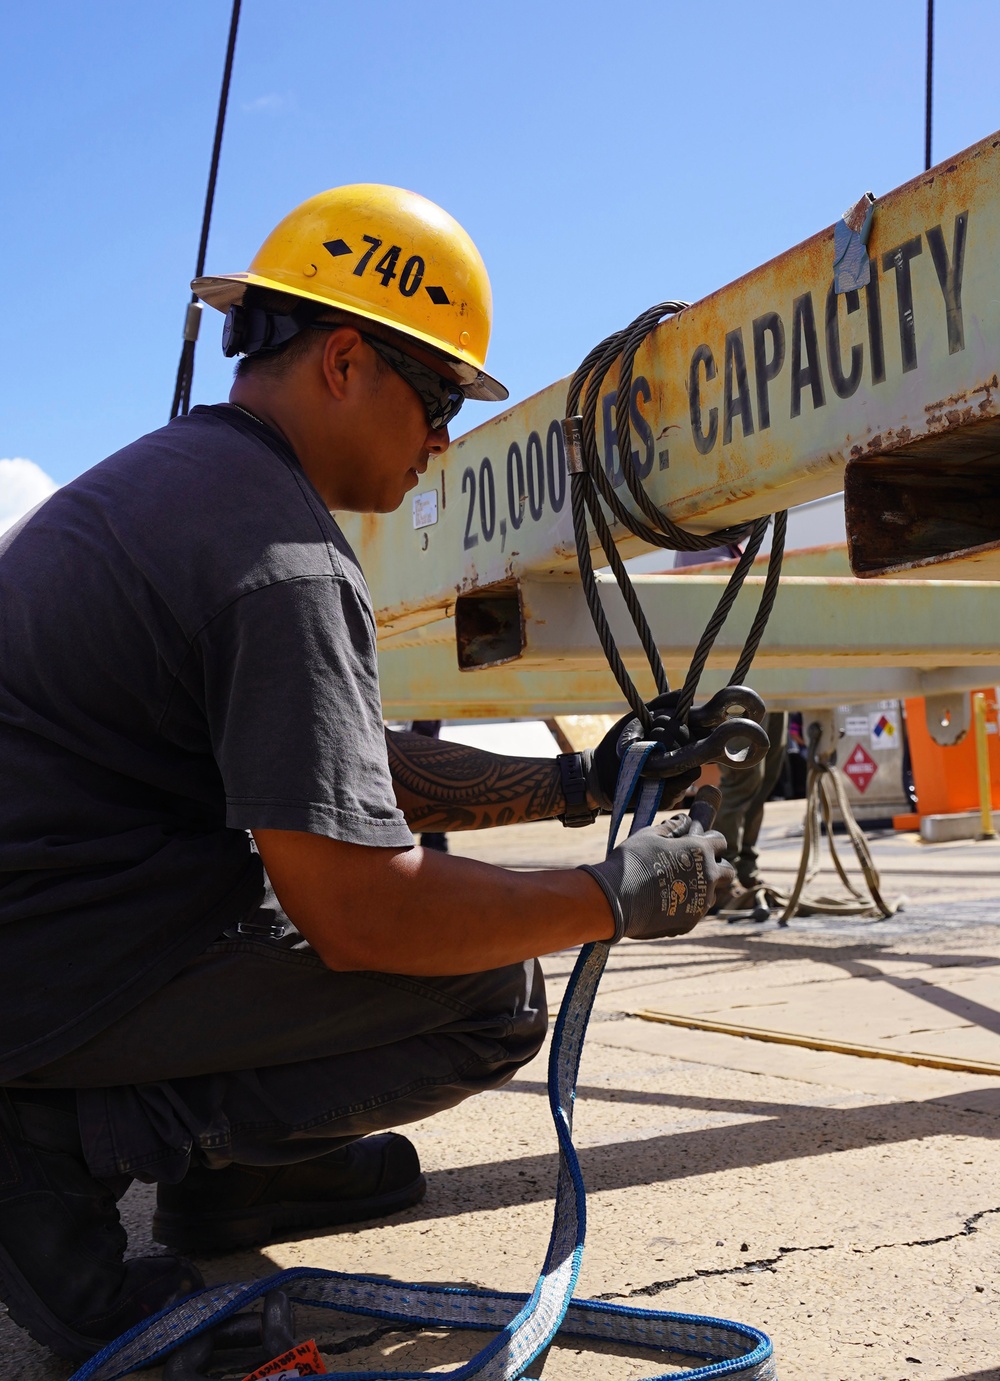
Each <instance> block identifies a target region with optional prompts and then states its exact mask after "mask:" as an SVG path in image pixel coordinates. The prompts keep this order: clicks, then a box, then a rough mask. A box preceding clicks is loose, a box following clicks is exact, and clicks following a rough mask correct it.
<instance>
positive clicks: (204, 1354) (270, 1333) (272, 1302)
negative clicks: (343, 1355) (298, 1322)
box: [163, 1290, 295, 1381]
mask: <svg viewBox="0 0 1000 1381" xmlns="http://www.w3.org/2000/svg"><path fill="white" fill-rule="evenodd" d="M292 1328H293V1325H292V1306H291V1304H290V1303H289V1300H288V1296H287V1295H286V1294H284V1292H283V1291H281V1290H270V1291H268V1293H267V1294H266V1295H265V1296H264V1307H263V1310H262V1311H261V1313H259V1314H233V1315H232V1316H231V1317H230V1318H228V1319H223V1321H222V1322H221V1323H220V1324H217V1325H216V1326H215V1328H207V1329H206V1330H205V1331H204V1333H199V1334H197V1335H196V1336H195V1337H194V1338H191V1339H190V1340H189V1341H188V1342H186V1343H184V1344H183V1345H182V1346H181V1347H179V1348H178V1349H177V1351H176V1352H172V1353H171V1354H170V1356H169V1357H168V1358H167V1363H166V1366H165V1367H164V1369H163V1381H209V1378H208V1377H207V1376H206V1375H205V1373H204V1372H203V1371H200V1370H199V1368H200V1367H203V1366H205V1364H206V1363H207V1362H210V1361H211V1360H212V1357H213V1354H214V1353H215V1352H216V1350H220V1351H221V1350H226V1351H231V1350H236V1349H239V1350H246V1349H247V1348H259V1349H260V1350H261V1351H262V1353H263V1355H262V1357H261V1358H260V1362H261V1363H263V1362H270V1361H271V1360H272V1358H274V1357H280V1356H281V1355H282V1353H285V1352H288V1351H289V1349H291V1348H293V1347H294V1346H295V1335H294V1333H293V1331H292ZM258 1365H259V1364H258ZM250 1370H251V1371H252V1370H253V1366H251V1367H250Z"/></svg>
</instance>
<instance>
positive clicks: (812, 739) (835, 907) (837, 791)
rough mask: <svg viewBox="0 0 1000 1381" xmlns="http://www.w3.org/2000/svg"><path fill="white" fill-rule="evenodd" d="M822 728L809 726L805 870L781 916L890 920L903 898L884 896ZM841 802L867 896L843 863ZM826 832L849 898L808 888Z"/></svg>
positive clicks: (785, 920) (784, 922)
mask: <svg viewBox="0 0 1000 1381" xmlns="http://www.w3.org/2000/svg"><path fill="white" fill-rule="evenodd" d="M819 739H820V727H819V725H818V724H814V725H812V726H811V728H810V730H809V773H808V776H807V778H806V815H805V829H804V831H803V835H802V854H801V857H800V859H799V871H798V873H797V874H796V878H795V882H794V884H793V886H792V891H791V895H790V896H789V897H788V898H787V900H786V901H785V904H784V910H783V911H782V913H781V915H780V916H779V918H778V924H779V925H780V926H787V925H788V922H789V921H790V920H791V919H792V917H793V916H796V915H802V916H808V915H822V916H868V917H872V918H874V919H877V920H885V919H886V918H887V917H889V916H892V915H893V914H894V913H895V912H896V911H898V910H899V907H900V901H899V900H896V901H894V902H887V901H886V900H885V898H884V897H883V896H882V892H881V890H880V889H881V880H880V878H879V875H878V869H877V868H876V867H875V862H874V859H873V858H872V856H871V851H870V849H869V848H868V841H867V839H866V838H865V836H864V832H863V830H862V829H861V826H860V825H859V824H858V822H857V820H856V819H855V816H854V811H853V810H852V809H851V803H850V801H849V800H848V799H847V792H846V790H845V789H844V783H843V781H842V780H841V777H840V773H839V772H838V771H837V769H836V767H835V766H834V765H833V761H832V759H833V756H834V755H833V753H832V752H829V753H821V752H820V751H819ZM834 805H836V808H837V810H838V811H839V813H840V817H841V819H842V820H843V822H844V828H845V830H846V831H847V837H848V839H849V840H850V842H851V845H852V847H853V849H854V853H855V856H856V858H857V860H858V863H859V865H860V867H861V875H862V877H863V879H864V884H865V887H866V889H867V896H866V895H865V894H864V893H863V892H861V891H859V890H858V888H856V887H855V886H854V884H853V883H852V882H851V880H850V878H849V877H848V876H847V873H846V871H845V870H844V866H843V864H842V863H841V861H840V855H839V854H838V852H837V846H836V844H835V842H834V833H833V808H834ZM824 830H825V833H826V842H827V846H828V848H829V850H830V858H831V860H832V862H833V866H834V868H835V869H836V871H837V876H838V877H839V878H840V880H841V882H842V883H843V885H844V887H846V889H847V892H848V896H846V897H842V898H830V897H807V896H806V895H805V889H806V887H807V886H808V884H809V883H810V882H812V881H813V879H814V878H815V877H816V874H817V872H818V871H819V855H820V838H821V836H822V834H823V832H824Z"/></svg>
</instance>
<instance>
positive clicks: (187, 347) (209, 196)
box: [170, 0, 242, 418]
mask: <svg viewBox="0 0 1000 1381" xmlns="http://www.w3.org/2000/svg"><path fill="white" fill-rule="evenodd" d="M241 4H242V0H233V9H232V14H231V15H230V18H229V39H228V42H227V44H226V61H225V65H224V67H223V70H222V89H221V91H220V92H219V108H218V111H217V113H216V117H215V139H214V140H213V142H212V158H211V162H210V164H209V169H208V187H207V188H206V190H205V207H204V210H203V211H202V216H201V237H200V239H199V241H198V259H197V265H196V267H195V271H194V276H195V278H200V277H201V276H202V274H203V273H204V272H205V255H206V253H207V251H208V232H209V229H210V227H211V224H212V207H213V206H214V204H215V184H216V182H217V181H218V177H219V157H220V155H221V153H222V132H223V130H224V128H225V124H226V110H227V108H228V106H229V83H230V81H231V79H232V75H233V57H234V55H235V53H236V30H237V29H238V27H239V22H240V5H241ZM200 322H201V306H200V304H199V302H198V298H197V296H196V295H195V294H194V293H192V294H191V300H190V302H189V303H188V308H187V315H186V316H185V318H184V344H183V345H182V346H181V357H180V360H179V362H178V365H177V380H176V382H175V384H174V397H173V402H172V403H171V404H170V416H171V418H174V417H177V416H178V414H179V415H180V416H181V417H185V416H187V412H188V409H189V408H190V406H191V385H192V383H193V382H194V347H195V342H196V341H197V339H198V326H199V324H200Z"/></svg>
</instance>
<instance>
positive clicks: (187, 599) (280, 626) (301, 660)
mask: <svg viewBox="0 0 1000 1381" xmlns="http://www.w3.org/2000/svg"><path fill="white" fill-rule="evenodd" d="M0 611H2V621H0V971H2V972H3V974H4V976H5V982H4V1000H3V1002H2V1003H0V1081H3V1080H4V1079H12V1078H17V1077H18V1076H19V1075H21V1074H22V1073H25V1072H27V1071H29V1070H31V1069H33V1068H37V1067H39V1066H40V1065H42V1064H45V1063H47V1062H48V1061H50V1060H52V1059H55V1058H56V1057H57V1056H59V1055H61V1054H64V1053H65V1052H66V1051H68V1050H72V1049H74V1048H75V1047H76V1046H78V1045H80V1044H81V1043H82V1042H83V1041H85V1040H87V1039H88V1038H89V1037H90V1036H92V1035H94V1034H95V1033H96V1032H98V1031H100V1030H102V1029H103V1028H104V1027H106V1026H108V1025H110V1023H111V1022H113V1021H114V1020H116V1019H117V1018H118V1017H119V1016H121V1015H122V1014H123V1013H124V1012H126V1011H128V1010H129V1009H130V1008H132V1007H134V1006H135V1005H136V1004H137V1003H139V1002H140V1001H141V1000H142V999H143V998H144V997H145V996H146V995H147V994H149V993H151V992H153V991H155V990H156V989H157V988H158V987H160V986H161V985H162V984H163V983H165V982H166V981H167V980H168V979H169V978H171V977H172V976H173V975H174V974H175V973H177V972H178V971H179V970H180V969H181V968H182V967H183V966H184V965H185V964H186V963H187V962H188V961H189V960H190V959H191V958H193V957H194V956H195V955H196V954H198V953H199V952H200V951H201V950H202V949H203V948H204V947H205V945H207V944H209V943H210V942H211V941H212V940H214V939H216V938H217V937H218V936H219V934H220V933H221V932H222V931H223V930H224V929H226V928H227V927H228V926H231V925H232V924H234V923H235V922H236V921H237V920H239V919H241V918H242V917H244V916H246V915H247V914H248V912H251V911H253V910H254V909H255V907H256V906H257V905H258V903H259V900H260V897H261V893H262V871H261V867H260V860H259V858H258V857H257V855H256V853H255V851H254V849H253V846H252V842H251V840H250V837H249V835H248V834H247V831H248V830H250V829H258V828H260V829H288V830H305V831H308V832H310V833H313V834H323V835H328V836H330V837H331V838H334V839H343V840H347V841H350V842H351V843H355V844H365V845H380V846H387V847H401V846H402V847H406V846H409V845H410V844H411V843H412V837H411V835H410V832H409V830H408V829H407V827H406V823H405V821H404V819H403V817H402V815H401V813H400V812H399V810H397V808H396V805H395V798H394V795H393V790H392V782H391V778H390V775H389V768H388V763H387V761H386V750H385V740H384V735H383V728H382V719H381V703H380V699H379V687H378V670H377V666H376V658H375V622H374V618H373V615H372V609H371V601H370V597H369V594H368V589H367V586H366V585H365V581H364V577H363V576H362V573H361V570H360V567H359V566H358V563H357V560H356V558H355V556H354V553H353V552H352V551H351V549H350V546H349V545H348V543H347V541H346V540H345V538H344V536H343V534H342V533H341V531H340V529H339V528H338V526H337V524H336V522H335V521H334V520H333V518H332V517H331V515H330V514H329V512H328V511H327V509H326V508H325V506H324V504H323V502H322V500H321V499H320V498H319V496H318V494H317V493H316V491H315V489H314V488H313V487H312V485H311V484H310V482H309V480H308V479H307V478H306V476H305V474H304V472H303V471H302V469H301V467H300V466H299V464H298V462H297V461H296V459H295V456H294V454H293V453H292V452H291V450H290V449H289V448H288V446H287V445H286V444H285V443H284V441H283V440H282V439H281V438H280V437H279V436H277V435H276V434H275V433H274V432H272V431H270V430H269V429H268V428H266V427H263V426H261V425H258V424H257V423H256V422H254V421H253V420H251V419H250V418H248V417H246V416H245V415H244V414H242V413H240V412H239V411H238V410H236V409H235V408H232V407H229V406H227V405H220V406H217V407H211V408H201V407H200V408H195V409H194V411H193V412H192V413H191V414H190V416H188V417H185V418H178V419H176V420H175V421H173V422H171V423H170V424H169V425H168V426H166V427H164V428H162V429H161V430H160V431H157V432H153V433H151V434H150V435H149V436H145V437H142V438H141V439H140V440H139V441H136V442H135V443H134V444H133V445H131V446H127V447H126V448H125V449H124V450H122V451H119V452H118V453H117V454H116V455H113V456H111V457H110V458H109V459H108V460H105V461H103V462H102V463H101V464H100V465H97V466H95V468H94V469H93V470H90V471H88V472H87V473H86V474H84V475H81V476H80V478H79V479H76V480H74V481H73V482H72V483H71V484H68V485H67V486H66V487H65V488H63V489H60V490H58V491H57V492H56V493H55V494H54V495H52V497H51V498H50V499H48V500H46V502H45V503H44V504H42V505H41V507H40V508H38V509H36V510H35V511H34V512H33V513H32V514H30V515H29V516H28V517H27V518H26V519H24V520H22V522H21V523H20V524H18V525H17V526H16V527H15V528H14V529H12V531H11V532H9V533H8V534H6V535H5V536H4V537H3V538H2V539H0Z"/></svg>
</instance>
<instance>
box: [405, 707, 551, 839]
mask: <svg viewBox="0 0 1000 1381" xmlns="http://www.w3.org/2000/svg"><path fill="white" fill-rule="evenodd" d="M385 737H386V743H387V744H388V748H389V768H390V770H391V772H392V784H393V787H394V788H395V791H396V802H397V804H398V805H399V808H400V810H401V811H402V812H403V814H404V815H405V816H406V822H407V824H408V825H409V826H410V828H411V829H414V830H421V831H423V830H426V831H434V830H440V831H446V830H478V829H486V828H487V827H488V826H490V825H513V824H517V823H518V822H520V821H523V820H551V819H552V818H553V817H554V816H556V815H561V814H562V812H563V811H564V810H565V809H566V802H565V800H564V799H563V794H562V787H561V784H560V778H559V768H558V766H557V764H556V762H555V759H554V758H506V757H500V756H499V755H497V754H495V753H484V752H483V751H482V750H481V749H479V748H469V747H467V746H466V745H465V744H463V743H448V742H444V741H442V740H441V739H435V738H425V737H424V736H423V735H421V734H412V733H408V732H405V731H387V732H386V736H385Z"/></svg>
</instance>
